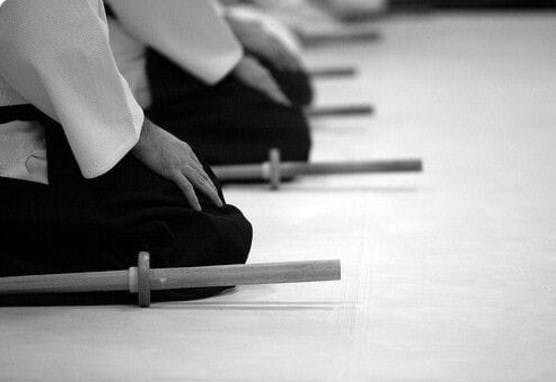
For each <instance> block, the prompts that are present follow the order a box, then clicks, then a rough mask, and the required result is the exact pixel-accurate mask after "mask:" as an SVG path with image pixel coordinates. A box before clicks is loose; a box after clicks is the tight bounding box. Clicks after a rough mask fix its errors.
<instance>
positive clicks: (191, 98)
mask: <svg viewBox="0 0 556 382" xmlns="http://www.w3.org/2000/svg"><path fill="white" fill-rule="evenodd" d="M261 62H262V63H263V65H265V67H266V68H267V69H269V71H270V72H271V74H272V75H273V77H274V78H275V79H276V81H277V83H278V85H279V86H280V87H281V89H282V91H283V92H284V94H285V95H286V96H287V97H288V98H289V99H290V100H291V103H292V105H293V106H292V107H287V106H284V105H281V104H278V103H276V102H275V101H273V100H271V99H270V98H269V97H268V96H266V95H265V94H263V93H261V92H259V91H257V90H255V89H253V88H251V87H249V86H247V85H245V84H243V83H241V82H240V81H239V80H237V79H236V78H234V76H232V75H228V76H227V77H225V78H224V79H223V80H222V81H220V82H219V83H218V84H216V85H213V86H209V85H206V84H204V83H203V82H201V81H200V80H198V79H197V78H196V77H194V76H192V75H191V74H189V73H187V72H186V71H184V70H182V69H181V68H180V67H179V66H177V65H175V64H174V63H172V62H171V61H170V60H168V59H167V58H166V57H164V56H163V55H161V54H159V53H157V52H156V51H154V50H152V49H149V50H148V51H147V78H148V81H149V87H150V91H151V97H152V104H151V106H150V107H149V108H148V109H147V111H146V114H147V115H148V116H149V118H150V119H151V120H152V121H153V122H155V123H157V124H158V125H160V126H162V127H164V128H165V129H167V130H168V131H170V132H171V133H173V134H175V135H176V136H178V137H179V138H181V139H183V140H184V141H186V142H187V143H189V144H190V145H191V146H192V147H193V149H194V150H195V152H197V153H199V154H200V155H201V156H203V157H204V158H205V159H206V161H207V162H208V163H209V164H211V165H221V164H240V163H256V162H263V161H265V160H267V158H268V151H269V149H271V148H274V147H276V148H279V149H280V151H281V154H282V158H283V159H285V160H295V161H307V160H308V158H309V151H310V148H311V138H310V131H309V126H308V123H307V121H306V119H305V117H304V115H303V113H302V110H301V108H302V107H303V106H304V105H306V104H308V103H310V101H311V99H312V90H311V85H310V81H309V78H308V76H307V74H306V73H304V72H301V71H299V72H285V71H280V70H278V69H276V68H274V67H273V66H272V65H271V64H270V63H268V62H264V61H261Z"/></svg>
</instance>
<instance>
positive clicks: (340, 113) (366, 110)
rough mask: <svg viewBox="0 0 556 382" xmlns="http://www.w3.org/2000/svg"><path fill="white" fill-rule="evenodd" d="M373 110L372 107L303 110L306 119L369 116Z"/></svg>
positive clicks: (311, 108)
mask: <svg viewBox="0 0 556 382" xmlns="http://www.w3.org/2000/svg"><path fill="white" fill-rule="evenodd" d="M374 111H375V109H374V108H373V106H372V105H368V104H361V105H345V106H319V107H310V108H307V109H305V116H306V117H307V118H322V117H351V116H357V115H371V114H373V113H374Z"/></svg>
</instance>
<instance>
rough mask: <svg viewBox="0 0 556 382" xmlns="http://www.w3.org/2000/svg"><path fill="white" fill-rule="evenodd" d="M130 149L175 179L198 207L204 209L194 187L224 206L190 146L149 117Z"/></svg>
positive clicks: (145, 161)
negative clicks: (136, 141)
mask: <svg viewBox="0 0 556 382" xmlns="http://www.w3.org/2000/svg"><path fill="white" fill-rule="evenodd" d="M131 152H132V153H133V155H134V156H135V157H136V158H137V159H139V160H140V161H141V162H143V164H145V165H146V166H147V167H149V168H150V169H151V170H153V171H154V172H156V173H157V174H158V175H160V176H162V177H164V178H166V179H169V180H171V181H173V182H174V183H175V184H176V185H177V186H178V187H179V188H180V189H181V190H182V192H183V193H184V195H185V197H186V198H187V200H188V201H189V204H190V205H191V206H192V207H193V208H194V209H195V210H197V211H200V210H201V204H200V203H199V199H198V198H197V195H195V190H194V189H195V188H196V189H198V190H199V191H201V192H203V193H204V194H205V195H206V196H208V197H209V199H210V200H212V201H213V202H214V204H216V205H217V206H219V207H222V205H223V203H222V201H221V200H220V197H219V196H218V191H217V189H216V186H215V185H214V183H213V182H212V180H211V179H210V177H209V176H208V175H207V173H206V172H205V170H204V169H203V165H202V164H201V162H200V161H199V159H198V158H197V156H196V155H195V153H194V152H193V150H192V149H191V147H190V146H189V145H188V144H187V143H185V142H183V141H181V140H179V139H178V138H176V137H175V136H173V135H172V134H170V133H168V132H167V131H165V130H163V129H162V128H160V127H159V126H157V125H155V124H154V123H152V122H151V121H150V120H149V119H148V118H145V122H144V123H143V127H142V130H141V136H140V138H139V142H138V143H137V144H136V145H135V147H134V148H133V149H132V151H131Z"/></svg>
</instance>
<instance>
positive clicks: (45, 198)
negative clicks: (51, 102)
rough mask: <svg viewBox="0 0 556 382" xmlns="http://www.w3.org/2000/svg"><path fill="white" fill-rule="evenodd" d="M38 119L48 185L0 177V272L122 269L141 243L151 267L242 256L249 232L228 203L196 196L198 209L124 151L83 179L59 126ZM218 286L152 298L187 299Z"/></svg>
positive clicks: (109, 296) (3, 299)
mask: <svg viewBox="0 0 556 382" xmlns="http://www.w3.org/2000/svg"><path fill="white" fill-rule="evenodd" d="M44 124H45V127H46V128H45V131H46V138H47V150H48V152H47V155H48V173H49V185H48V186H46V185H42V184H37V183H32V182H26V181H21V180H14V179H7V178H0V200H2V203H0V243H1V245H0V276H10V275H24V274H41V273H42V274H44V273H62V272H85V271H103V270H119V269H127V268H129V267H130V266H136V262H137V253H138V251H140V250H147V251H150V254H151V266H152V267H153V268H154V267H178V266H197V265H216V264H236V263H245V262H246V259H247V255H248V253H249V249H250V246H251V239H252V229H251V225H250V224H249V222H248V221H247V220H246V219H245V217H244V216H243V215H242V214H241V212H240V211H239V210H237V209H236V208H235V207H233V206H230V205H225V206H224V207H223V208H218V207H216V206H214V205H213V204H212V203H211V202H210V201H209V200H208V198H206V197H204V195H203V194H201V193H198V196H199V199H200V202H201V205H202V208H203V211H201V212H198V211H195V210H193V209H192V208H190V206H189V205H188V203H187V201H186V199H185V197H184V196H183V194H182V193H181V191H180V190H179V189H178V187H177V186H175V185H174V184H173V183H172V182H170V181H167V180H166V179H164V178H162V177H160V176H158V175H157V174H155V173H154V172H152V171H151V170H149V169H148V168H147V167H145V166H144V165H143V164H142V163H140V162H139V161H138V160H136V159H135V158H134V157H133V156H132V155H130V154H128V155H127V156H126V157H125V158H124V159H122V160H121V161H120V162H119V163H118V164H117V165H116V167H114V168H113V169H112V170H110V171H109V172H108V173H107V174H105V175H103V176H100V177H98V178H95V179H84V178H83V177H82V176H81V174H80V172H79V169H78V167H77V163H76V162H75V159H74V158H73V155H72V153H71V151H70V148H69V145H68V143H67V140H66V139H65V137H64V135H63V132H62V130H61V128H60V126H59V125H58V124H56V123H54V122H52V121H48V120H45V122H44ZM206 170H207V171H208V173H209V174H210V175H211V177H212V178H213V180H214V181H215V182H216V180H215V179H214V175H213V174H212V172H211V171H210V169H209V168H206ZM221 196H222V194H221ZM219 290H220V289H211V288H205V289H200V290H194V291H192V290H189V292H187V293H186V292H185V291H181V292H182V293H177V294H176V293H158V294H156V293H155V295H154V296H153V298H154V300H157V299H174V298H178V299H185V298H194V297H200V296H205V295H210V294H214V293H216V292H218V291H219ZM130 298H131V299H132V298H133V297H131V295H129V293H127V292H124V293H121V294H118V293H104V294H98V293H92V294H79V295H75V294H72V295H64V296H62V297H60V296H52V295H50V296H23V297H13V296H0V305H2V304H4V305H6V304H8V305H9V304H18V305H22V304H36V303H39V304H40V303H46V304H50V303H56V304H65V303H98V302H124V301H126V302H127V301H129V300H130Z"/></svg>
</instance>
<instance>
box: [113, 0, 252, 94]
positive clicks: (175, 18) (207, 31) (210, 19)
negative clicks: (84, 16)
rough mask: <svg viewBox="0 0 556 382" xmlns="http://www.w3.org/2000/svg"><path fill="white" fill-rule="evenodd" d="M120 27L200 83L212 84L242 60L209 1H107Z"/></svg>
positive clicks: (214, 7) (231, 36)
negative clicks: (197, 79) (190, 74)
mask: <svg viewBox="0 0 556 382" xmlns="http://www.w3.org/2000/svg"><path fill="white" fill-rule="evenodd" d="M108 3H109V4H110V6H111V8H112V9H113V10H114V12H115V13H116V15H117V17H118V22H119V23H120V24H121V26H122V28H124V29H125V30H126V31H127V32H128V33H129V34H130V35H132V36H133V37H134V38H136V39H137V40H139V41H141V42H143V43H145V44H146V45H149V46H151V47H153V48H154V49H156V50H157V51H158V52H160V53H161V54H163V55H165V56H166V57H168V58H169V59H170V60H172V61H174V62H175V63H176V64H177V65H179V66H181V67H182V68H183V69H185V70H187V71H189V72H190V73H192V74H193V75H195V76H196V77H198V78H199V79H201V80H202V81H204V82H206V83H208V84H214V83H216V82H218V81H220V80H221V79H222V78H223V77H224V76H226V75H227V74H228V73H229V72H230V71H231V70H232V69H233V68H234V67H235V66H236V65H237V63H238V62H239V60H240V59H241V58H242V57H243V48H242V47H241V44H240V43H239V41H238V40H237V39H236V37H235V35H234V34H233V32H232V31H231V29H230V28H229V26H228V25H227V23H226V22H225V20H223V19H222V17H221V16H220V15H219V13H218V10H217V7H216V4H215V3H214V2H212V1H210V0H187V1H184V0H164V1H151V0H109V1H108Z"/></svg>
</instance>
